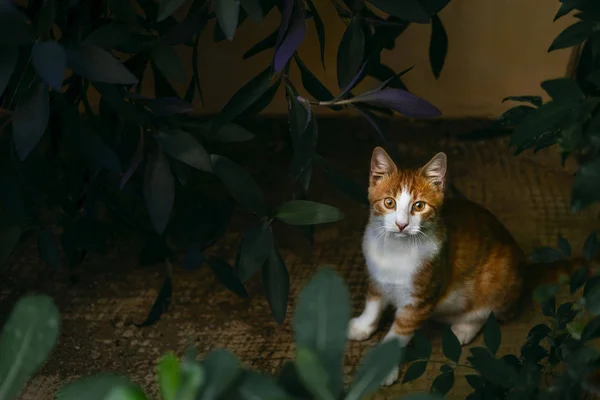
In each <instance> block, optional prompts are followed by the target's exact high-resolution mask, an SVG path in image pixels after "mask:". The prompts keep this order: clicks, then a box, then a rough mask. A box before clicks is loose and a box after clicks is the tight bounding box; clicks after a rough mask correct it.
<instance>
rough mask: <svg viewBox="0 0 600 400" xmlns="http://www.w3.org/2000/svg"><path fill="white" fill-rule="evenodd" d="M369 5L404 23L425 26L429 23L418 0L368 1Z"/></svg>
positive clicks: (425, 11) (426, 14) (426, 13)
mask: <svg viewBox="0 0 600 400" xmlns="http://www.w3.org/2000/svg"><path fill="white" fill-rule="evenodd" d="M368 1H369V3H371V4H373V5H374V6H375V7H377V8H379V9H380V10H382V11H385V12H386V13H388V14H391V15H393V16H395V17H398V18H400V19H403V20H405V21H410V22H417V23H422V24H426V23H428V22H429V13H428V12H427V10H425V8H424V7H423V6H422V5H421V3H420V2H419V1H418V0H403V1H396V0H368Z"/></svg>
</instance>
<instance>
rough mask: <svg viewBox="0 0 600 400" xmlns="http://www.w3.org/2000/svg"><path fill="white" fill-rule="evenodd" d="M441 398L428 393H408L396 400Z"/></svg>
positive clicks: (435, 399)
mask: <svg viewBox="0 0 600 400" xmlns="http://www.w3.org/2000/svg"><path fill="white" fill-rule="evenodd" d="M442 399H443V397H440V396H438V395H436V394H430V393H418V392H417V393H410V394H407V395H404V396H402V397H400V398H399V399H398V400H442Z"/></svg>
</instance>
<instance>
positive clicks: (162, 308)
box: [134, 276, 173, 328]
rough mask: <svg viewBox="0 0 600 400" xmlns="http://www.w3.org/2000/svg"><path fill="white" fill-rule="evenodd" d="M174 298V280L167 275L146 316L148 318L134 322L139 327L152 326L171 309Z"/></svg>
mask: <svg viewBox="0 0 600 400" xmlns="http://www.w3.org/2000/svg"><path fill="white" fill-rule="evenodd" d="M172 298H173V281H172V280H171V277H169V276H167V277H166V278H165V281H164V282H163V284H162V286H161V288H160V291H159V292H158V296H156V300H154V304H152V308H150V312H149V313H148V316H147V317H146V320H144V322H142V323H141V324H136V323H134V325H135V326H137V327H138V328H144V327H146V326H152V325H154V324H155V323H157V322H158V321H159V320H160V317H161V316H162V315H163V314H164V313H166V312H167V311H168V310H169V306H170V305H171V300H172Z"/></svg>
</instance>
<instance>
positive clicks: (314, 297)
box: [293, 267, 350, 397]
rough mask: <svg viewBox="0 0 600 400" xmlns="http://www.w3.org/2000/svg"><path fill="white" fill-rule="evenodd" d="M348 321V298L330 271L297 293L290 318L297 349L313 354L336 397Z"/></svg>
mask: <svg viewBox="0 0 600 400" xmlns="http://www.w3.org/2000/svg"><path fill="white" fill-rule="evenodd" d="M349 321H350V296H349V293H348V289H347V288H346V286H345V284H344V281H343V280H342V278H340V277H339V276H338V275H337V274H336V273H335V272H334V271H333V270H331V269H330V268H326V267H323V268H321V269H319V270H318V271H317V273H316V274H315V276H314V277H313V278H312V280H311V281H310V282H309V283H308V284H307V285H306V286H305V287H304V288H303V289H302V290H301V291H300V294H299V295H298V298H297V303H296V310H295V313H294V317H293V327H294V333H295V338H296V346H297V347H298V348H304V349H307V350H311V351H313V352H314V353H315V354H316V355H317V357H318V359H319V360H320V362H321V364H322V365H323V368H324V369H325V371H326V372H327V375H328V376H329V377H330V379H329V384H328V388H329V391H330V393H331V394H332V395H334V396H336V397H337V395H338V394H339V393H340V391H341V389H342V387H343V386H342V376H343V374H342V362H343V359H344V348H345V343H346V340H347V331H348V323H349Z"/></svg>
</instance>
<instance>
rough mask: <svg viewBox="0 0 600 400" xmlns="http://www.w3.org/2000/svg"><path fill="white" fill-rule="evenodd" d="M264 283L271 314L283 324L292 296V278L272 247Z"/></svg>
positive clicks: (265, 269)
mask: <svg viewBox="0 0 600 400" xmlns="http://www.w3.org/2000/svg"><path fill="white" fill-rule="evenodd" d="M262 282H263V285H264V288H265V293H266V295H267V301H268V302H269V308H270V309H271V314H273V317H274V318H275V321H277V323H278V324H283V321H285V315H286V313H287V306H288V299H289V296H290V277H289V274H288V270H287V267H286V265H285V262H284V261H283V258H281V255H280V254H279V252H278V251H277V248H276V247H275V246H272V248H271V252H270V254H269V258H267V261H266V263H265V265H263V268H262Z"/></svg>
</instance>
